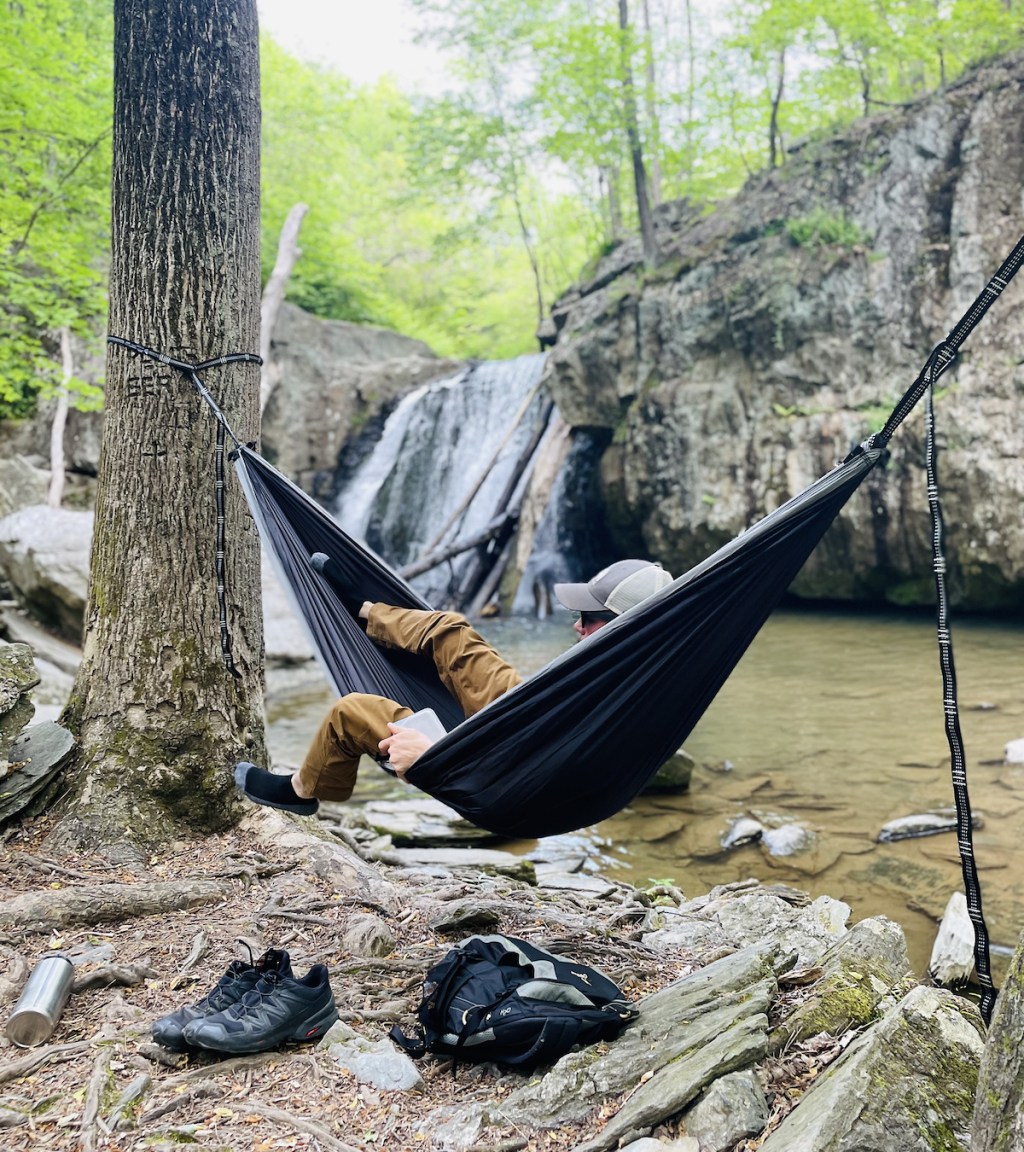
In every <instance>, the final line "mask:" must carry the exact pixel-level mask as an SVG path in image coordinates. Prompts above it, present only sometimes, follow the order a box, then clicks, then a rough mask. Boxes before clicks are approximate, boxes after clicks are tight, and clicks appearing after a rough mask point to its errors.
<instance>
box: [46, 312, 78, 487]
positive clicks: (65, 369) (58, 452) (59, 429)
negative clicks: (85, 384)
mask: <svg viewBox="0 0 1024 1152" xmlns="http://www.w3.org/2000/svg"><path fill="white" fill-rule="evenodd" d="M60 361H61V384H60V388H59V390H58V392H57V410H56V411H55V412H54V414H53V423H52V424H51V425H50V487H49V489H48V490H47V493H46V503H47V505H48V506H49V507H50V508H59V507H60V502H61V500H62V499H63V498H64V429H65V428H66V427H67V423H68V385H69V384H70V383H71V377H72V376H73V375H74V374H75V362H74V359H73V358H72V355H71V332H70V331H69V329H68V328H67V327H66V326H65V327H64V328H62V329H61V330H60Z"/></svg>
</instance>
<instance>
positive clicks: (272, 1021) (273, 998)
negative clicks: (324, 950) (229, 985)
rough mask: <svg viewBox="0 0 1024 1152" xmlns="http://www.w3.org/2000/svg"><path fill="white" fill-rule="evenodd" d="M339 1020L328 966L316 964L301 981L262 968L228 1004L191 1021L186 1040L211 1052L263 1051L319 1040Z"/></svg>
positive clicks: (187, 1028)
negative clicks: (250, 985)
mask: <svg viewBox="0 0 1024 1152" xmlns="http://www.w3.org/2000/svg"><path fill="white" fill-rule="evenodd" d="M337 1019H338V1011H337V1009H336V1008H335V1007H334V993H333V992H332V991H331V985H330V981H329V979H328V973H327V968H326V966H325V965H323V964H314V965H313V967H312V968H311V969H310V970H309V975H308V976H304V977H303V978H302V979H301V980H296V979H295V977H294V976H292V975H291V973H287V974H285V973H279V972H266V973H265V974H264V975H263V977H262V978H261V979H260V981H259V983H257V985H256V986H255V987H254V988H253V989H252V991H251V992H247V993H246V995H245V996H243V997H242V999H241V1000H239V1001H238V1002H237V1003H235V1004H232V1005H231V1007H230V1008H226V1009H225V1010H224V1011H223V1012H217V1013H215V1014H214V1015H212V1016H206V1017H205V1018H203V1019H202V1020H194V1021H193V1022H192V1023H191V1024H189V1025H188V1026H187V1027H186V1028H185V1040H186V1042H187V1043H188V1044H189V1045H191V1046H193V1047H198V1048H210V1049H212V1050H213V1051H214V1052H232V1053H244V1052H266V1051H267V1050H268V1049H270V1048H276V1047H277V1046H278V1045H279V1044H283V1043H284V1042H285V1041H286V1040H300V1041H303V1040H304V1041H310V1040H319V1039H320V1037H321V1036H323V1034H324V1033H325V1032H326V1031H327V1030H328V1029H329V1028H330V1026H331V1025H332V1024H333V1023H334V1022H335V1020H337Z"/></svg>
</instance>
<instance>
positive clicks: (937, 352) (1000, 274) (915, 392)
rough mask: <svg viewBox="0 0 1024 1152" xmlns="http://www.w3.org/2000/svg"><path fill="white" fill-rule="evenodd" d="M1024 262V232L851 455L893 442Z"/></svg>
mask: <svg viewBox="0 0 1024 1152" xmlns="http://www.w3.org/2000/svg"><path fill="white" fill-rule="evenodd" d="M1021 264H1024V236H1022V237H1021V238H1020V239H1019V240H1018V241H1017V243H1016V244H1015V245H1014V248H1013V251H1012V252H1011V253H1010V254H1009V256H1007V257H1006V259H1005V260H1004V261H1003V262H1002V264H1001V265H1000V266H999V269H998V270H997V272H996V273H995V275H994V276H993V277H992V279H991V280H989V282H988V283H987V284H986V285H985V287H984V288H983V289H982V290H981V292H980V293H979V294H978V296H977V298H976V299H975V301H974V303H973V304H972V305H971V306H970V308H968V309H967V311H966V312H965V313H964V314H963V316H961V317H960V319H959V320H958V321H957V323H956V324H955V325H954V326H953V328H952V329H950V332H949V334H948V335H947V336H946V338H945V340H941V341H940V342H939V343H938V344H936V345H935V347H934V348H933V349H932V352H931V355H930V356H929V357H928V362H927V363H926V364H925V366H924V368H923V369H922V370H921V374H920V375H919V376H918V378H917V379H916V380H915V381H914V383H913V384H911V386H910V387H909V388H908V389H907V391H906V392H905V393H904V395H903V398H902V399H901V400H900V401H899V403H898V404H897V405H896V407H895V408H894V409H893V410H892V414H891V415H890V416H889V419H888V420H886V422H885V425H884V427H883V428H882V429H881V431H880V432H876V433H875V434H874V436H872V437H870V438H869V439H868V440H867V441H866V442H865V445H862V446H860V447H858V448H855V449H854V450H853V451H852V452H851V453H850V456H857V455H859V454H860V452H861V451H862V449H863V447H865V446H870V447H874V448H884V447H885V446H886V444H888V443H889V440H890V439H891V438H892V434H893V433H894V432H895V431H896V429H897V428H898V427H899V426H900V425H901V424H902V423H903V421H904V420H905V419H906V418H907V416H908V415H909V414H910V412H911V410H912V409H913V408H914V406H915V405H916V404H917V402H918V401H919V400H920V399H921V397H922V396H924V394H925V392H927V391H929V389H930V388H931V387H932V386H933V385H934V383H935V381H936V379H938V377H939V376H940V375H941V374H942V373H943V372H945V370H946V369H947V368H948V367H949V366H950V364H952V363H953V361H954V360H955V359H956V357H957V353H959V351H960V346H961V345H962V344H963V342H964V341H965V340H966V339H967V337H968V336H969V335H970V334H971V332H972V331H973V330H974V328H975V327H976V326H977V324H978V322H979V321H980V320H981V318H982V317H983V316H984V315H985V313H986V312H987V311H988V310H989V308H991V307H992V305H993V304H994V303H995V301H996V300H997V299H998V297H999V295H1000V293H1001V292H1002V291H1003V289H1004V288H1005V287H1006V286H1007V284H1009V283H1010V281H1011V280H1012V279H1013V278H1014V276H1015V275H1016V274H1017V270H1018V269H1019V268H1020V266H1021ZM847 459H849V457H847Z"/></svg>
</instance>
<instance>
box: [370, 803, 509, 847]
mask: <svg viewBox="0 0 1024 1152" xmlns="http://www.w3.org/2000/svg"><path fill="white" fill-rule="evenodd" d="M359 811H360V813H361V815H362V816H363V818H364V819H365V821H366V823H367V824H368V825H369V826H370V827H371V828H372V829H373V830H374V831H375V832H379V833H380V834H381V835H384V836H390V837H391V839H392V841H393V842H394V843H395V844H397V845H400V846H401V845H408V844H417V845H422V846H424V847H429V846H438V845H445V844H462V843H467V842H469V843H474V844H480V843H485V842H487V841H491V840H494V839H495V837H494V835H493V833H491V832H485V831H484V830H483V829H482V828H477V827H476V826H475V825H473V824H470V822H469V821H468V820H465V819H463V817H461V816H460V815H459V814H458V812H456V811H455V810H454V809H453V808H449V807H448V805H447V804H442V803H441V801H440V800H435V799H433V797H431V796H420V795H417V796H415V797H412V798H411V799H409V800H371V801H370V802H369V803H368V804H364V805H362V807H361V808H360V810H359Z"/></svg>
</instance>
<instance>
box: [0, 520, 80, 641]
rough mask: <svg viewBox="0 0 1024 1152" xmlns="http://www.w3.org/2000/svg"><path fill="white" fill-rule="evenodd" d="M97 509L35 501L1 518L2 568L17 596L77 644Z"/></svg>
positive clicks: (39, 616) (34, 612)
mask: <svg viewBox="0 0 1024 1152" xmlns="http://www.w3.org/2000/svg"><path fill="white" fill-rule="evenodd" d="M92 525H93V514H92V513H91V512H74V511H71V510H70V509H67V508H49V507H47V506H46V505H39V504H37V505H33V506H32V507H30V508H22V509H20V510H19V511H17V512H14V513H12V514H11V515H10V516H5V517H4V518H3V520H0V570H2V571H3V572H4V574H5V576H6V579H7V581H8V583H9V584H10V585H11V587H12V588H13V590H14V594H15V596H16V597H17V599H18V600H19V601H20V602H21V603H22V604H24V605H25V607H26V608H28V609H29V611H31V612H32V614H33V615H34V616H35V617H36V618H37V619H38V620H40V621H41V622H42V623H43V624H46V625H47V626H49V627H50V628H52V629H54V630H55V631H57V632H58V633H60V635H61V636H63V637H65V638H66V639H68V640H70V641H72V642H74V643H78V642H79V641H80V640H81V636H82V619H83V615H84V612H85V599H86V595H87V593H88V589H89V548H90V545H91V543H92Z"/></svg>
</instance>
